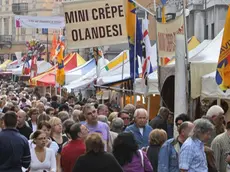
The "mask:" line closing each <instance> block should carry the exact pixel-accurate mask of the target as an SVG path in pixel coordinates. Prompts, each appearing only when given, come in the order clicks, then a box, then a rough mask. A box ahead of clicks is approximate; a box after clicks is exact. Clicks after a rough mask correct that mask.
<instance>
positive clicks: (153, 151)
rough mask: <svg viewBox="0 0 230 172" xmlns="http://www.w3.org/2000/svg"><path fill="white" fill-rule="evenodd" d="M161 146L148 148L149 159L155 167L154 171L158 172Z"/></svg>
mask: <svg viewBox="0 0 230 172" xmlns="http://www.w3.org/2000/svg"><path fill="white" fill-rule="evenodd" d="M160 148H161V146H160V145H152V146H149V147H148V150H147V157H148V159H149V161H150V163H151V165H152V167H153V171H154V172H157V167H158V154H159V152H160Z"/></svg>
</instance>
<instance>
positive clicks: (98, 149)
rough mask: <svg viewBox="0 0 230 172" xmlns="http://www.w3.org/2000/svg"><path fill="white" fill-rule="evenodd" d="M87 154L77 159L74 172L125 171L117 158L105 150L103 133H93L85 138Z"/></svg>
mask: <svg viewBox="0 0 230 172" xmlns="http://www.w3.org/2000/svg"><path fill="white" fill-rule="evenodd" d="M85 145H86V154H85V155H82V156H80V157H79V158H78V160H77V161H76V163H75V165H74V168H73V172H79V171H84V172H92V171H100V172H123V170H122V168H121V166H120V165H119V164H118V162H117V160H116V159H115V158H114V157H113V156H112V155H111V154H109V153H107V152H105V151H104V142H103V140H102V138H101V135H100V134H98V133H92V134H90V135H88V137H87V138H86V140H85Z"/></svg>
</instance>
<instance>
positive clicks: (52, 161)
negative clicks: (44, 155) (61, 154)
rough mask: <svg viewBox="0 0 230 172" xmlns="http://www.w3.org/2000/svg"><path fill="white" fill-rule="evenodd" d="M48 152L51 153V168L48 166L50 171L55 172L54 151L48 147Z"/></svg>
mask: <svg viewBox="0 0 230 172" xmlns="http://www.w3.org/2000/svg"><path fill="white" fill-rule="evenodd" d="M50 150H51V151H50V153H51V168H50V172H56V169H57V166H56V157H55V153H54V151H53V150H52V149H50Z"/></svg>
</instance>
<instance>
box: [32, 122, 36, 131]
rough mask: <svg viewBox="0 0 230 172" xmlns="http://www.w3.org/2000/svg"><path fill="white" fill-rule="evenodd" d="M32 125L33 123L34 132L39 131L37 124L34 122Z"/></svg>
mask: <svg viewBox="0 0 230 172" xmlns="http://www.w3.org/2000/svg"><path fill="white" fill-rule="evenodd" d="M31 123H32V130H33V132H35V131H37V124H36V123H33V122H31Z"/></svg>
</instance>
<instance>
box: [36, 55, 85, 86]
mask: <svg viewBox="0 0 230 172" xmlns="http://www.w3.org/2000/svg"><path fill="white" fill-rule="evenodd" d="M84 63H85V60H84V59H83V58H82V57H81V56H80V55H79V54H77V53H73V54H69V55H67V56H66V57H65V58H64V69H65V72H67V71H70V70H71V69H74V68H75V67H77V66H80V65H82V64H84ZM56 70H57V65H56V66H54V67H52V68H51V69H50V70H48V72H46V73H42V74H40V75H38V76H36V77H34V78H32V82H31V84H32V85H36V86H55V85H56V82H55V80H56V78H55V77H56Z"/></svg>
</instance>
